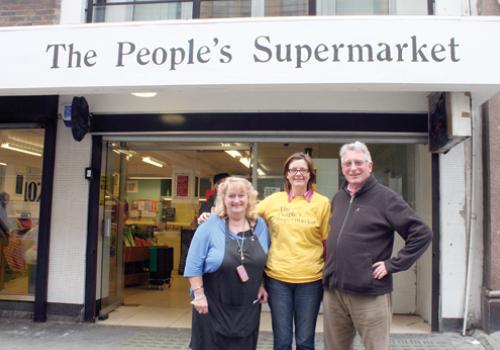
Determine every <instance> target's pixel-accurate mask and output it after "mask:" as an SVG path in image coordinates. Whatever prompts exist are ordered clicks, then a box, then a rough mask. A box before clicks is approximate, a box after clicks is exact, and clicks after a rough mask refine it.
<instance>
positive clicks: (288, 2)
mask: <svg viewBox="0 0 500 350" xmlns="http://www.w3.org/2000/svg"><path fill="white" fill-rule="evenodd" d="M265 3H266V10H265V15H266V16H307V15H308V13H309V0H266V1H265Z"/></svg>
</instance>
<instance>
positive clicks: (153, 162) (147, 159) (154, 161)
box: [142, 157, 165, 168]
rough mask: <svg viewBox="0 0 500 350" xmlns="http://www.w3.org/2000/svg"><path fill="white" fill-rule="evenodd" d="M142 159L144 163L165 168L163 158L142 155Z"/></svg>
mask: <svg viewBox="0 0 500 350" xmlns="http://www.w3.org/2000/svg"><path fill="white" fill-rule="evenodd" d="M142 161H143V162H144V163H148V164H151V165H154V166H157V167H158V168H163V166H164V165H165V162H162V161H161V160H158V159H154V158H153V157H142Z"/></svg>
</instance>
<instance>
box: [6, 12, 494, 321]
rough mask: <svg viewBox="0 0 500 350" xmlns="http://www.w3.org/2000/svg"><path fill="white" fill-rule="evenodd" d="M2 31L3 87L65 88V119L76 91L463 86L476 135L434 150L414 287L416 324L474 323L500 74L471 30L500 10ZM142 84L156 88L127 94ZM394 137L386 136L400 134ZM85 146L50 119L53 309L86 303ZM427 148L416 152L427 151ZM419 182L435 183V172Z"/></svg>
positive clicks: (358, 90) (95, 105) (324, 109)
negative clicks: (53, 130)
mask: <svg viewBox="0 0 500 350" xmlns="http://www.w3.org/2000/svg"><path fill="white" fill-rule="evenodd" d="M63 9H64V8H63ZM63 14H64V12H63ZM63 21H64V16H63ZM0 33H1V35H0V47H2V52H3V53H2V54H1V55H0V76H1V77H2V78H1V80H0V95H2V96H15V95H60V106H61V108H60V111H61V113H63V111H64V106H65V105H67V104H69V103H70V102H71V99H72V97H73V96H85V97H86V99H87V100H88V102H89V105H90V109H91V112H92V113H95V114H116V115H120V114H137V113H165V114H182V113H236V112H247V113H248V112H252V113H260V112H266V113H273V112H276V113H286V112H295V113H377V114H381V113H382V114H395V113H403V114H404V113H424V114H425V113H427V111H428V95H429V93H431V92H436V91H452V92H470V93H471V100H472V106H471V111H472V125H473V128H472V138H469V139H468V140H467V141H466V142H462V143H460V144H459V145H457V146H455V147H454V148H452V150H451V151H450V152H448V153H447V154H440V155H439V156H438V158H439V163H438V164H439V176H438V178H437V181H438V182H439V197H440V202H439V208H438V209H437V208H429V207H426V206H425V205H423V204H422V208H421V211H420V213H421V215H422V216H423V217H424V219H426V220H427V221H428V222H429V224H431V223H432V214H433V210H435V211H436V212H437V213H439V221H440V224H439V240H438V242H439V256H438V259H439V266H438V267H435V268H431V266H430V264H431V263H432V258H431V257H430V255H431V252H430V251H429V252H427V253H426V254H427V255H429V256H428V257H427V258H426V260H425V261H426V264H427V265H428V266H426V267H423V268H422V269H423V271H428V272H427V276H426V275H425V273H422V275H423V276H422V277H421V278H422V281H418V282H417V284H420V288H417V292H416V294H417V295H416V296H415V298H418V299H419V300H420V301H419V303H418V305H420V306H419V307H417V308H420V310H417V311H418V313H419V314H421V315H422V317H423V318H424V319H426V320H428V321H429V322H430V320H431V319H432V315H431V312H432V313H435V314H437V315H438V319H439V322H440V323H442V327H440V329H447V328H456V326H459V325H460V322H461V320H462V319H463V318H464V309H467V310H468V311H469V315H468V316H467V317H469V319H470V320H472V321H473V322H476V321H477V320H478V319H480V317H481V315H480V289H481V275H482V253H481V247H482V221H481V220H482V218H481V214H480V213H481V210H482V206H481V188H482V187H481V184H480V176H479V175H478V174H480V172H481V156H480V154H481V132H480V121H481V113H480V106H481V104H482V103H484V102H485V101H486V100H487V99H488V98H489V97H491V96H492V95H493V94H495V93H496V92H497V91H499V90H500V78H499V75H498V74H492V70H494V69H495V67H497V72H498V62H500V47H499V46H498V45H490V44H487V43H485V41H483V40H480V38H483V36H484V35H485V34H484V33H491V34H492V35H493V33H500V21H499V20H498V18H486V17H467V18H464V17H460V18H459V17H449V18H443V17H343V18H340V17H312V18H311V17H310V18H299V17H295V18H286V19H285V18H283V19H276V18H260V19H228V20H197V21H172V22H148V23H145V22H143V23H121V24H91V25H62V26H46V27H29V28H28V27H17V28H2V29H0ZM151 91H154V92H157V93H158V95H157V96H156V97H155V98H152V99H137V98H133V97H131V96H130V93H131V92H151ZM277 131H279V130H277ZM213 134H214V135H216V134H217V133H213ZM238 135H240V136H241V137H243V136H242V135H243V134H242V133H240V134H238ZM332 135H334V134H333V133H332V134H328V133H325V134H321V135H320V134H317V135H314V134H311V135H309V136H308V137H311V138H314V137H316V136H319V137H323V138H328V137H331V136H332ZM115 136H116V135H115ZM122 136H123V135H122ZM125 136H127V135H125ZM129 136H130V135H129ZM204 136H206V137H210V133H205V134H204ZM253 136H259V135H253ZM260 136H261V137H263V136H262V135H260ZM306 136H307V135H306ZM335 136H336V137H337V140H338V142H345V141H348V140H352V139H355V138H361V139H363V140H367V141H368V142H381V140H384V138H385V137H388V135H385V134H381V135H377V134H373V133H372V134H358V133H356V130H351V131H350V132H347V133H343V134H339V133H337V134H335ZM282 137H283V138H285V139H286V138H287V137H288V138H291V137H293V135H286V134H284V135H282ZM392 137H393V141H390V140H389V141H388V142H396V141H394V140H398V141H397V142H402V140H404V138H405V137H407V135H405V134H404V133H402V134H399V135H392ZM426 137H427V135H426V134H419V135H415V134H413V135H411V138H412V141H411V142H412V143H420V144H422V143H425V142H426ZM292 141H293V140H292ZM91 146H92V140H91V138H90V137H88V136H87V137H86V138H85V139H84V140H83V141H82V142H80V143H77V142H75V141H74V140H73V139H72V137H71V133H70V131H69V130H68V129H67V128H66V127H65V126H64V124H63V122H62V120H60V121H59V126H58V135H57V143H56V163H55V174H54V191H53V205H52V229H51V245H50V262H49V280H48V297H47V298H48V300H47V301H48V302H49V303H60V304H73V305H83V304H84V303H85V288H86V286H85V283H86V282H85V267H86V250H85V246H86V240H87V229H88V227H87V210H88V207H89V195H88V194H89V184H88V181H87V180H86V179H85V178H84V169H85V168H86V167H89V164H90V162H91V149H92V147H91ZM425 147H426V146H421V147H420V151H419V152H421V153H419V154H420V156H421V157H423V158H426V157H427V158H430V155H429V154H426V152H425ZM428 170H429V169H428ZM418 171H419V170H418V169H417V170H416V173H415V176H416V177H418V174H419V173H418ZM429 171H430V170H429ZM422 173H424V174H426V173H425V172H424V171H423V170H422ZM418 181H420V182H419V184H420V186H422V188H427V189H428V192H429V191H431V190H430V189H429V188H430V186H431V182H432V181H431V179H430V178H428V179H425V178H421V179H419V180H418ZM68 191H71V196H68ZM425 200H428V198H427V199H425ZM425 200H423V201H422V203H426V202H425ZM470 218H472V220H470ZM435 258H436V257H435ZM468 261H469V264H467V262H468ZM429 271H432V274H434V275H436V274H438V276H437V279H438V280H439V285H440V287H439V289H438V290H435V291H434V292H433V293H436V294H437V298H438V299H437V300H438V305H437V308H434V309H433V307H432V306H431V304H432V300H431V299H432V292H431V290H432V286H431V283H430V281H431V280H432V279H433V277H432V276H429V275H428V274H429ZM468 276H469V277H471V278H470V279H469V278H468ZM68 280H70V281H71V283H68ZM68 285H71V286H72V287H71V288H67V286H68ZM436 329H437V328H436Z"/></svg>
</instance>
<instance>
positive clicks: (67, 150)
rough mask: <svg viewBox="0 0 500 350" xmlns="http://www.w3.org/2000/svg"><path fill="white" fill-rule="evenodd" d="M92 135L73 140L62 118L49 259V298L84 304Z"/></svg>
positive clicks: (57, 145) (53, 300) (58, 133)
mask: <svg viewBox="0 0 500 350" xmlns="http://www.w3.org/2000/svg"><path fill="white" fill-rule="evenodd" d="M90 152H91V138H90V137H89V136H88V135H87V136H86V137H85V138H84V139H83V140H82V141H81V142H76V141H74V140H73V137H72V135H71V129H69V128H67V127H66V126H64V123H63V122H62V120H59V123H58V128H57V143H56V161H55V171H54V192H53V201H52V202H53V204H52V224H51V241H50V258H49V259H50V260H49V283H48V301H49V302H57V303H75V304H83V300H84V287H85V244H86V236H87V211H88V210H87V203H88V191H89V186H88V182H87V180H85V178H84V169H85V168H86V167H88V166H89V164H90Z"/></svg>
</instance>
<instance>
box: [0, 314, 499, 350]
mask: <svg viewBox="0 0 500 350" xmlns="http://www.w3.org/2000/svg"><path fill="white" fill-rule="evenodd" d="M189 336H190V330H189V329H173V328H150V327H126V326H105V325H102V324H95V323H75V322H60V321H47V322H44V323H35V322H33V321H31V320H25V319H0V349H6V350H7V349H8V350H25V349H37V350H104V349H106V350H115V349H116V350H118V349H120V350H149V349H167V350H174V349H188V348H189V347H188V345H189ZM316 338H317V339H316V349H317V350H324V346H323V336H322V334H321V333H318V334H317V336H316ZM498 344H500V332H498V333H493V334H491V335H487V334H486V333H484V332H482V331H474V332H472V333H471V335H470V336H466V337H463V336H461V335H460V334H459V333H431V334H395V335H391V350H400V349H401V350H403V349H404V350H424V349H431V350H432V349H436V350H437V349H439V350H483V349H486V350H500V347H499V346H498ZM257 349H258V350H265V349H272V334H271V333H270V332H261V333H260V335H259V344H258V348H257ZM354 349H355V350H358V349H359V350H361V349H364V347H363V346H362V345H361V344H360V342H359V339H358V338H357V339H356V341H355V346H354ZM221 350H222V349H221Z"/></svg>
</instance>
